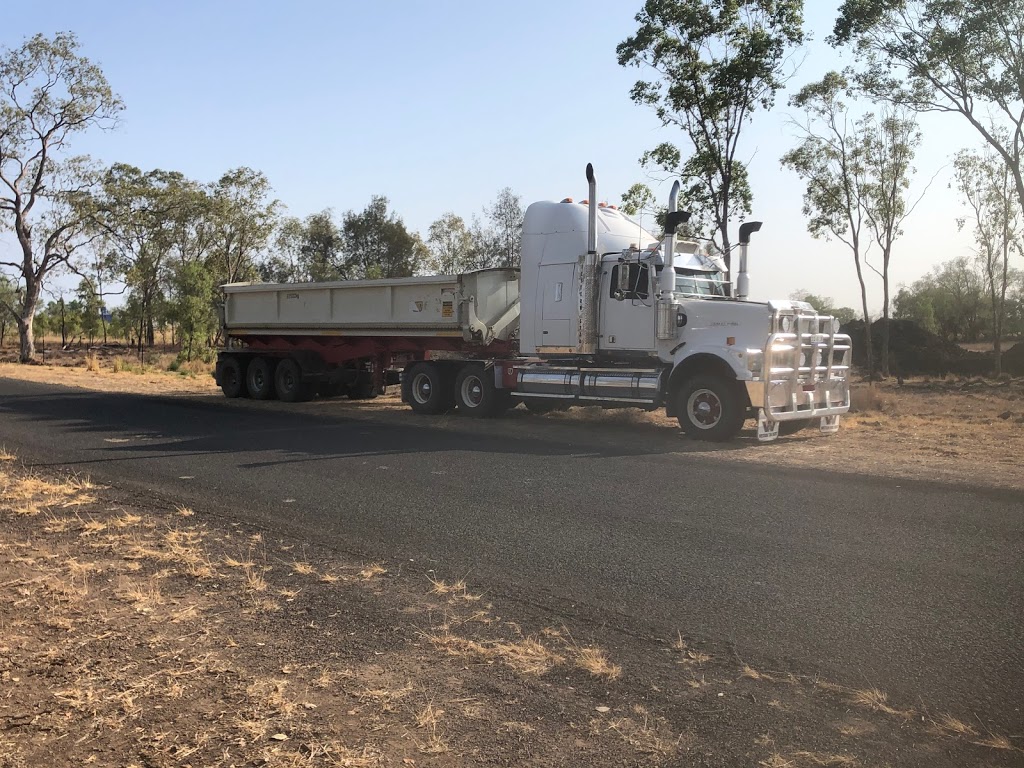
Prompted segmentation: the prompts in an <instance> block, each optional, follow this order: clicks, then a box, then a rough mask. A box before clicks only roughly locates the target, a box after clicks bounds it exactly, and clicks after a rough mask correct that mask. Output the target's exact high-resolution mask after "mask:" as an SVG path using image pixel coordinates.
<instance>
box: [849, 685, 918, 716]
mask: <svg viewBox="0 0 1024 768" xmlns="http://www.w3.org/2000/svg"><path fill="white" fill-rule="evenodd" d="M850 700H851V701H852V702H853V703H854V704H856V705H857V706H859V707H866V708H867V709H870V710H873V711H875V712H883V713H885V714H887V715H895V716H896V717H902V718H904V719H909V718H911V717H913V716H914V710H912V709H896V708H895V707H892V706H890V704H889V697H888V696H887V695H886V694H885V693H883V692H882V691H880V690H878V689H877V688H866V689H864V690H855V691H851V692H850Z"/></svg>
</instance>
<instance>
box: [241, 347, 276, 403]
mask: <svg viewBox="0 0 1024 768" xmlns="http://www.w3.org/2000/svg"><path fill="white" fill-rule="evenodd" d="M245 387H246V389H248V390H249V397H251V398H252V399H253V400H272V399H273V397H274V361H273V360H271V359H270V358H266V357H254V358H253V359H252V360H250V361H249V367H248V368H246V371H245Z"/></svg>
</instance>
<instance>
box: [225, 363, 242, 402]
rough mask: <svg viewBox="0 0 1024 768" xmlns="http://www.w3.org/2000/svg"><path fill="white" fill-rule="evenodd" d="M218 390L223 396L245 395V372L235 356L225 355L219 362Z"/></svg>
mask: <svg viewBox="0 0 1024 768" xmlns="http://www.w3.org/2000/svg"><path fill="white" fill-rule="evenodd" d="M220 391H221V392H223V393H224V397H245V374H244V373H243V372H242V363H241V361H240V360H239V359H238V358H237V357H225V358H224V359H223V360H221V362H220Z"/></svg>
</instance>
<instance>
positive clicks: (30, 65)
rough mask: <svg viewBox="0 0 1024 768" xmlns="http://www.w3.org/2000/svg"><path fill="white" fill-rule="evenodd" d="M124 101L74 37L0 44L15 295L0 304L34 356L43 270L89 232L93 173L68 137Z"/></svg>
mask: <svg viewBox="0 0 1024 768" xmlns="http://www.w3.org/2000/svg"><path fill="white" fill-rule="evenodd" d="M121 108H122V104H121V101H120V100H119V99H118V98H117V96H115V95H114V93H113V91H112V90H111V88H110V85H109V83H108V82H107V79H106V77H105V76H104V74H103V71H102V70H101V69H100V67H99V66H97V65H96V64H94V63H93V62H91V61H90V60H89V59H87V58H85V57H84V56H82V55H81V54H80V53H79V44H78V40H77V38H76V37H75V36H74V35H73V34H71V33H68V32H61V33H58V34H57V35H55V36H54V37H53V38H47V37H45V36H43V35H36V36H34V37H32V38H29V39H28V40H26V41H25V42H24V43H22V44H21V45H20V46H18V47H17V48H9V49H4V50H3V51H0V227H3V228H5V229H10V230H12V231H13V232H14V234H15V237H16V239H17V243H18V250H19V251H20V258H18V260H17V261H3V262H0V267H5V268H8V269H11V270H13V271H14V274H16V275H17V276H18V278H19V282H20V284H21V293H20V299H19V300H18V301H17V302H15V303H13V304H12V303H10V302H9V301H5V302H4V303H3V304H2V306H0V311H5V312H7V313H9V314H10V315H11V316H13V317H14V319H15V321H16V323H17V325H18V335H19V337H20V353H19V358H20V360H21V361H22V362H28V361H30V360H31V359H32V358H33V357H34V356H35V340H34V335H33V332H32V323H33V320H34V318H35V315H36V310H37V309H38V306H39V298H40V294H41V291H42V289H43V285H44V284H45V282H46V280H47V278H48V277H49V276H50V275H51V274H52V273H53V272H55V271H56V270H59V269H61V268H62V267H65V266H66V265H67V264H68V263H69V262H70V261H71V259H72V258H73V257H74V255H75V253H76V252H77V251H78V249H79V248H81V247H82V246H83V244H85V243H86V242H87V240H88V238H87V237H86V234H85V232H86V229H87V225H88V223H89V221H90V219H91V213H92V212H91V208H90V206H89V205H88V204H87V202H88V198H89V196H88V192H89V191H90V189H91V188H92V187H93V185H94V183H95V181H96V176H95V173H94V172H93V168H92V164H91V163H90V162H89V161H88V159H87V158H83V157H73V156H70V155H69V154H68V152H69V150H70V146H71V141H72V139H73V138H75V137H76V136H77V135H79V134H81V133H83V132H85V131H88V130H90V129H94V128H99V127H105V126H110V125H112V124H113V121H114V119H115V118H116V116H117V114H118V113H119V112H120V110H121Z"/></svg>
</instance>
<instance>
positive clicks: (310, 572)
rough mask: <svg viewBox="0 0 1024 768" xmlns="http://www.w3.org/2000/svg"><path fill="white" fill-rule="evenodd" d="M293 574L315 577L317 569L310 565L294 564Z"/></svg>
mask: <svg viewBox="0 0 1024 768" xmlns="http://www.w3.org/2000/svg"><path fill="white" fill-rule="evenodd" d="M292 573H297V574H298V575H299V576H315V575H316V568H314V567H313V566H312V565H310V564H309V563H300V562H294V563H292Z"/></svg>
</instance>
